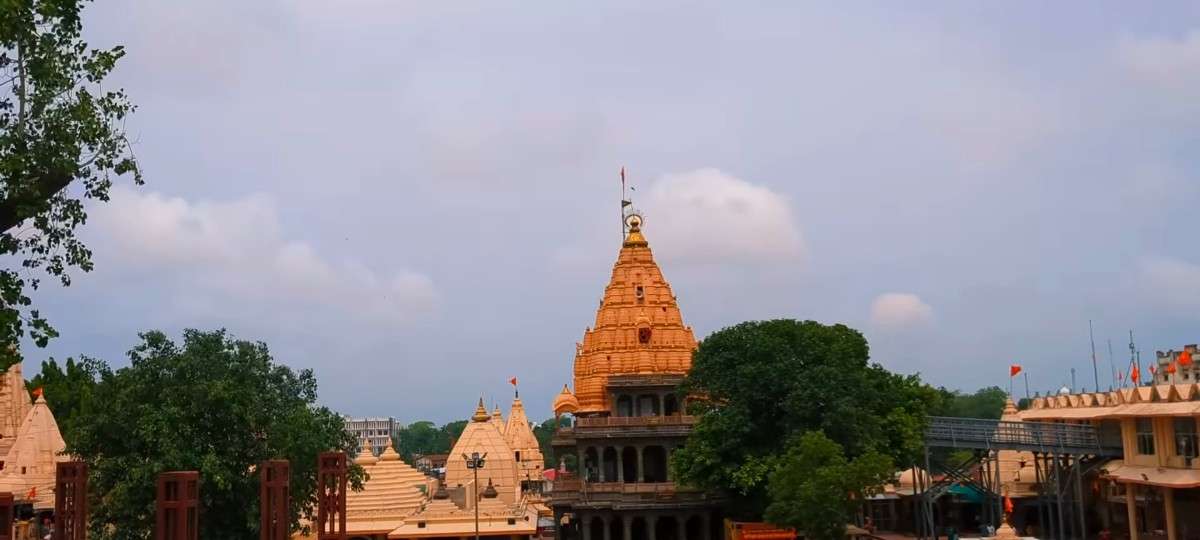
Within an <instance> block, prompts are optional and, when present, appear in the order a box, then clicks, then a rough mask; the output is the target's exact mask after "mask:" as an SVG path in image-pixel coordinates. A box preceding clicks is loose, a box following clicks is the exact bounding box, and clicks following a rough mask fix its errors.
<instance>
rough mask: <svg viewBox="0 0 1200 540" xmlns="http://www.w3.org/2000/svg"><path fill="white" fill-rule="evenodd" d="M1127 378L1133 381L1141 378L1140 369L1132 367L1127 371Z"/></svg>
mask: <svg viewBox="0 0 1200 540" xmlns="http://www.w3.org/2000/svg"><path fill="white" fill-rule="evenodd" d="M1129 378H1130V379H1132V380H1133V382H1135V383H1136V382H1138V381H1140V380H1141V379H1142V370H1140V369H1138V368H1133V370H1132V371H1130V372H1129Z"/></svg>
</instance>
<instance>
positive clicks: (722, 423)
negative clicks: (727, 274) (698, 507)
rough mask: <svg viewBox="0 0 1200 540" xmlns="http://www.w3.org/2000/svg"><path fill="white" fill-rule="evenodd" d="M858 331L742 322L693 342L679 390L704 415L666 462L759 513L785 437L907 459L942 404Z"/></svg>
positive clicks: (738, 511)
mask: <svg viewBox="0 0 1200 540" xmlns="http://www.w3.org/2000/svg"><path fill="white" fill-rule="evenodd" d="M868 356H869V355H868V347H867V342H866V340H865V339H864V338H863V337H862V334H860V333H859V332H857V331H856V330H853V329H851V328H849V327H846V326H844V325H840V324H838V325H832V326H826V325H822V324H819V323H816V322H813V321H804V322H800V321H794V320H773V321H757V322H746V323H742V324H738V325H736V326H732V327H729V328H725V329H723V330H720V331H718V332H715V333H713V334H712V335H710V336H709V337H707V338H705V339H704V341H703V342H702V343H701V344H700V346H699V347H698V348H697V350H696V352H695V354H694V355H693V360H692V368H691V371H690V372H689V373H688V375H687V377H686V378H685V379H684V382H683V385H682V388H681V390H682V391H683V392H684V393H685V394H686V395H688V396H691V398H690V400H689V412H690V413H691V414H694V415H698V416H700V419H699V421H698V422H697V424H696V426H695V429H694V430H693V431H692V434H691V436H690V437H689V439H688V441H687V444H686V445H685V446H684V447H683V448H682V449H680V450H678V451H676V452H675V455H674V457H673V459H672V466H673V467H674V468H675V472H676V475H677V476H676V477H677V478H679V479H681V480H682V481H683V482H685V483H688V484H691V485H694V486H698V487H702V488H708V489H721V490H728V491H731V492H732V493H733V494H734V495H735V496H734V497H733V499H734V501H735V504H736V505H737V506H736V507H734V508H731V510H732V511H733V512H734V514H735V515H736V516H737V517H742V518H746V519H759V518H760V517H761V516H762V513H763V511H764V510H765V508H766V506H767V502H768V500H769V499H768V493H767V483H768V478H769V476H770V474H771V473H772V472H773V471H774V470H775V469H776V468H778V467H779V460H780V458H781V457H782V455H783V453H784V452H785V450H786V449H787V448H788V446H789V443H790V442H791V441H792V440H794V439H795V438H796V437H799V436H800V435H801V434H803V433H806V432H810V431H820V432H822V433H824V434H825V436H827V437H828V438H829V439H830V440H832V441H833V442H834V443H836V444H838V445H839V446H840V447H841V448H842V449H843V451H844V453H845V455H846V456H847V457H849V458H851V459H853V458H857V457H858V456H862V455H866V454H868V453H869V452H871V451H876V452H879V453H881V454H883V455H886V456H888V457H890V458H891V459H892V461H893V462H894V463H899V464H907V463H912V462H913V460H914V459H915V458H916V456H917V455H918V454H919V452H920V449H921V447H922V439H923V434H924V429H925V425H926V422H927V420H926V415H927V412H928V410H929V408H930V407H932V406H934V405H935V404H936V403H937V401H938V394H937V392H936V391H935V390H933V389H931V388H929V387H928V386H926V385H924V384H922V383H921V382H920V379H919V378H917V377H916V376H902V375H897V374H893V373H890V372H888V371H887V370H885V369H884V368H882V367H880V366H879V365H877V364H871V363H869V361H868Z"/></svg>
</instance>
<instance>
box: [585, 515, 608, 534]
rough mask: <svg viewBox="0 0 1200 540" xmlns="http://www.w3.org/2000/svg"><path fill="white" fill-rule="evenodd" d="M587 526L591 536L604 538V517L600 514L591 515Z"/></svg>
mask: <svg viewBox="0 0 1200 540" xmlns="http://www.w3.org/2000/svg"><path fill="white" fill-rule="evenodd" d="M587 527H588V532H589V533H590V534H591V538H604V519H602V518H601V517H600V516H594V517H592V519H591V520H590V521H589V523H588V525H587Z"/></svg>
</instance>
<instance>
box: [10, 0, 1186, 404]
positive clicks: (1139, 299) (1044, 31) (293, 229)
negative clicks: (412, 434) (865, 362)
mask: <svg viewBox="0 0 1200 540" xmlns="http://www.w3.org/2000/svg"><path fill="white" fill-rule="evenodd" d="M750 4H755V5H750ZM1197 6H1198V4H1195V3H1191V5H1188V4H1187V3H1170V2H1154V3H1153V4H1152V5H1151V4H1146V3H1135V2H1087V3H1083V2H1052V3H1047V2H1025V3H1019V2H1003V3H998V2H993V3H978V2H970V3H964V2H945V3H937V2H921V3H911V2H910V3H904V4H897V3H895V2H880V3H852V2H836V3H828V4H827V5H825V6H820V5H816V4H815V3H808V2H804V3H800V2H778V3H770V2H763V3H759V2H755V3H745V2H725V3H713V4H707V3H703V2H665V1H660V2H616V1H613V2H562V1H552V2H514V3H505V2H472V3H469V4H454V3H451V2H399V1H384V0H340V1H338V2H329V1H325V0H305V1H284V0H256V1H252V2H247V1H245V0H207V1H204V2H174V1H172V2H164V1H162V0H103V1H101V2H97V3H95V4H93V5H91V6H90V7H88V9H87V18H86V33H87V34H88V36H89V39H90V40H91V42H92V44H93V45H97V46H100V45H103V46H109V45H114V44H124V45H125V46H126V48H127V51H128V56H127V57H126V58H125V59H124V60H122V61H121V64H120V66H119V68H118V70H117V72H116V73H115V74H114V75H113V76H112V77H111V79H110V84H114V85H120V86H122V87H124V88H125V89H126V90H127V91H128V93H129V95H130V96H131V98H132V99H133V100H134V101H135V102H136V103H137V104H138V106H139V108H138V110H137V112H136V114H135V115H134V116H133V118H132V119H131V121H130V122H129V125H128V129H129V132H130V134H131V135H132V136H133V137H134V138H135V140H136V146H135V150H136V154H137V156H138V158H139V159H140V161H141V164H142V166H143V168H144V170H145V174H146V178H147V184H146V185H145V186H144V187H140V188H134V187H132V186H130V185H128V184H127V183H126V184H125V185H121V186H119V187H117V188H116V189H114V193H113V200H112V202H111V203H109V204H106V205H92V206H91V207H90V209H91V214H92V219H91V220H90V221H89V223H88V224H87V226H86V228H85V232H84V234H85V237H86V238H87V239H89V241H90V243H91V246H92V247H93V249H94V251H95V261H96V270H95V271H94V272H92V273H90V274H87V275H86V276H77V279H76V280H75V284H74V285H72V286H71V287H69V288H66V289H55V290H47V291H45V292H44V293H42V294H40V295H39V296H38V300H39V301H40V302H42V303H43V304H44V307H45V311H46V313H47V314H48V315H49V316H50V318H51V319H52V321H53V322H54V323H55V324H56V325H57V327H58V328H59V329H60V330H61V331H62V334H63V336H62V337H61V338H59V339H58V340H56V341H55V342H54V343H53V344H52V345H51V346H50V347H49V348H48V349H46V350H40V349H36V348H34V347H33V346H32V345H26V346H25V352H26V353H27V355H28V356H29V358H30V359H31V360H33V361H35V362H36V361H38V360H41V359H43V358H45V357H46V356H48V355H53V356H55V357H59V358H62V357H65V356H69V355H76V354H79V353H85V354H91V355H94V356H99V357H101V358H104V359H106V360H108V361H109V362H111V363H113V364H115V365H126V364H127V363H128V360H127V358H126V356H125V352H126V351H127V350H128V349H129V348H130V347H131V346H133V345H134V344H135V343H136V341H137V336H136V334H137V332H139V331H142V330H146V329H162V330H165V331H167V332H169V333H172V334H175V335H178V332H179V331H180V329H182V328H186V327H195V328H202V329H211V328H219V327H225V328H228V329H229V330H230V331H231V332H233V333H234V334H236V335H237V336H239V337H243V338H248V339H259V340H264V341H266V342H267V343H268V344H269V345H270V347H271V349H272V350H273V351H274V353H275V356H276V358H277V360H279V361H281V362H284V363H287V364H289V365H292V366H294V367H302V368H312V369H314V370H315V371H316V373H317V375H318V377H319V381H320V392H321V400H322V402H324V403H326V404H328V405H330V406H332V407H334V408H336V409H338V410H340V411H343V412H346V413H349V414H355V415H391V416H396V417H398V418H401V419H403V420H405V421H412V420H416V419H421V418H429V419H433V420H437V421H448V420H452V419H458V418H464V417H466V416H468V415H469V414H470V412H471V410H472V409H473V405H474V401H475V399H476V398H477V397H478V396H479V395H481V394H482V395H483V396H484V397H485V399H487V400H489V402H490V401H492V400H500V401H501V402H502V403H507V400H508V399H509V396H510V388H509V387H508V385H507V383H506V382H505V381H506V380H507V379H508V378H509V377H512V376H516V377H519V378H520V380H521V382H522V390H523V392H522V395H523V396H524V398H525V401H526V408H527V409H528V410H529V414H530V416H531V417H532V418H535V419H540V418H545V417H548V416H550V414H551V413H550V410H549V404H550V401H551V399H552V398H553V395H554V393H555V392H557V390H559V389H560V388H561V387H562V384H563V383H565V382H569V381H570V375H571V365H572V359H573V358H572V356H573V353H574V349H575V348H574V344H575V342H576V341H577V340H579V339H581V337H582V334H583V331H584V329H585V328H586V327H587V326H589V325H591V324H592V323H593V318H594V316H595V308H596V306H597V301H598V300H599V298H600V296H601V295H602V293H603V288H604V286H605V284H606V283H607V280H608V276H609V272H610V271H611V266H612V263H613V261H614V260H615V258H616V253H617V250H618V248H619V237H618V235H617V233H618V228H617V227H618V222H617V217H618V214H617V211H618V206H617V204H618V196H619V185H620V184H619V180H618V176H617V172H618V170H619V169H620V167H621V166H622V165H624V166H625V167H627V170H628V174H629V178H630V180H631V182H632V184H634V185H635V186H637V192H636V194H635V195H634V201H635V203H636V205H637V206H639V207H641V208H643V209H644V211H645V214H646V226H645V231H646V236H647V238H648V239H649V241H650V245H651V247H652V248H653V249H654V251H655V254H656V257H657V258H658V261H659V263H660V264H661V266H662V267H663V271H664V273H665V275H666V277H667V279H668V280H669V281H671V283H672V285H673V286H674V288H675V291H676V293H677V294H678V296H679V302H680V306H681V308H682V310H683V314H684V318H685V320H686V322H687V323H689V324H691V325H693V326H694V327H695V329H696V333H697V336H700V337H702V336H705V335H707V334H709V333H711V332H712V331H714V330H717V329H720V328H722V327H724V326H727V325H730V324H734V323H737V322H740V321H743V320H747V319H765V318H774V317H792V318H799V319H815V320H818V321H822V322H827V323H833V322H844V323H846V324H849V325H851V326H853V327H855V328H859V329H861V330H863V331H864V333H865V334H866V335H867V337H868V339H869V340H870V342H871V346H872V347H871V350H872V357H873V359H874V360H875V361H877V362H879V363H881V364H883V365H884V366H886V367H887V368H889V369H892V370H895V371H901V372H919V373H921V375H922V376H923V377H924V378H925V379H926V380H928V381H930V382H932V383H934V384H939V385H947V386H950V387H954V388H961V389H968V390H973V389H975V388H979V387H981V386H986V385H1006V384H1007V382H1008V378H1007V373H1008V365H1009V364H1010V363H1014V362H1015V363H1021V364H1023V365H1024V366H1025V368H1026V370H1027V371H1028V372H1029V374H1030V382H1031V384H1032V385H1033V387H1034V388H1033V389H1034V390H1035V391H1036V390H1045V389H1048V388H1053V387H1057V386H1060V385H1062V384H1066V383H1070V372H1069V369H1070V368H1071V367H1075V368H1077V370H1078V381H1079V383H1078V384H1079V385H1080V386H1088V387H1092V386H1093V378H1092V370H1091V362H1090V352H1089V348H1088V333H1087V331H1088V320H1089V319H1092V320H1094V321H1095V327H1096V338H1097V346H1098V349H1099V350H1100V372H1101V381H1102V383H1101V384H1102V386H1105V387H1107V385H1108V384H1109V381H1110V380H1111V375H1110V374H1111V370H1110V368H1109V361H1108V353H1107V345H1106V340H1108V339H1110V338H1111V339H1112V341H1113V348H1114V351H1115V353H1116V364H1117V367H1118V369H1121V368H1123V366H1124V365H1125V363H1127V359H1128V331H1129V329H1131V328H1132V329H1133V330H1134V332H1135V337H1136V339H1137V341H1138V343H1139V346H1140V347H1141V348H1142V349H1143V351H1144V352H1143V359H1144V360H1145V359H1147V358H1149V357H1152V356H1153V351H1154V350H1155V349H1166V348H1170V347H1176V348H1178V347H1179V346H1181V345H1183V344H1185V343H1193V342H1197V341H1200V328H1198V325H1197V323H1198V322H1200V318H1198V316H1197V314H1198V313H1200V251H1198V250H1197V248H1196V246H1197V244H1196V239H1197V235H1196V230H1197V225H1196V219H1197V218H1196V214H1195V212H1194V209H1195V208H1196V207H1197V205H1198V204H1200V179H1198V178H1197V166H1198V165H1200V153H1198V152H1197V151H1196V150H1197V144H1198V143H1200V99H1197V88H1200V23H1197V21H1200V7H1197ZM1150 8H1153V9H1150ZM35 362H34V363H35ZM27 371H28V373H29V374H30V375H32V373H33V372H36V367H34V366H29V367H28V368H27ZM1017 387H1018V394H1019V395H1022V394H1023V393H1024V391H1023V388H1022V386H1021V384H1020V382H1018V386H1017Z"/></svg>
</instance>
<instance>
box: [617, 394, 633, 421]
mask: <svg viewBox="0 0 1200 540" xmlns="http://www.w3.org/2000/svg"><path fill="white" fill-rule="evenodd" d="M617 416H633V398H632V397H629V395H628V394H622V395H620V396H618V397H617Z"/></svg>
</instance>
